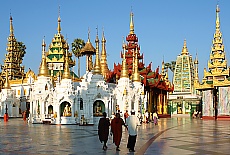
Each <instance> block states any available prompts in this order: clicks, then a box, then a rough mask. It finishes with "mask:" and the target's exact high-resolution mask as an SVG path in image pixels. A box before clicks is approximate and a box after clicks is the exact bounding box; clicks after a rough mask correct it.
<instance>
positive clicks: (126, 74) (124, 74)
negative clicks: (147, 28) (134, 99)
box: [120, 43, 129, 78]
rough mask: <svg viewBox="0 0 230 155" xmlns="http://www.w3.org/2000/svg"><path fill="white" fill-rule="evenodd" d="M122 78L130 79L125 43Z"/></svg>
mask: <svg viewBox="0 0 230 155" xmlns="http://www.w3.org/2000/svg"><path fill="white" fill-rule="evenodd" d="M120 78H129V73H128V68H127V64H126V58H125V43H123V60H122V69H121V76H120Z"/></svg>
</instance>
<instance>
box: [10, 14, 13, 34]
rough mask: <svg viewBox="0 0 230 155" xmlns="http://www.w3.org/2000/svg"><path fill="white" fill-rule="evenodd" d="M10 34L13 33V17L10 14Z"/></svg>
mask: <svg viewBox="0 0 230 155" xmlns="http://www.w3.org/2000/svg"><path fill="white" fill-rule="evenodd" d="M10 35H14V27H13V18H12V16H11V15H10Z"/></svg>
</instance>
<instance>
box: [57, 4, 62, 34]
mask: <svg viewBox="0 0 230 155" xmlns="http://www.w3.org/2000/svg"><path fill="white" fill-rule="evenodd" d="M57 31H58V33H61V17H60V6H59V8H58V27H57Z"/></svg>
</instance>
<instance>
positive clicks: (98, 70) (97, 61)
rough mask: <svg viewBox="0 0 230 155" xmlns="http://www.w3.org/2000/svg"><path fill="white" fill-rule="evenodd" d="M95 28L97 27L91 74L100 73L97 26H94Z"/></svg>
mask: <svg viewBox="0 0 230 155" xmlns="http://www.w3.org/2000/svg"><path fill="white" fill-rule="evenodd" d="M96 29H97V36H96V39H95V43H96V58H95V64H94V71H93V74H101V64H100V58H99V39H98V28H96Z"/></svg>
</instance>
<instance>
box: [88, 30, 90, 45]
mask: <svg viewBox="0 0 230 155" xmlns="http://www.w3.org/2000/svg"><path fill="white" fill-rule="evenodd" d="M87 42H88V43H90V29H89V28H88V41H87Z"/></svg>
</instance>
